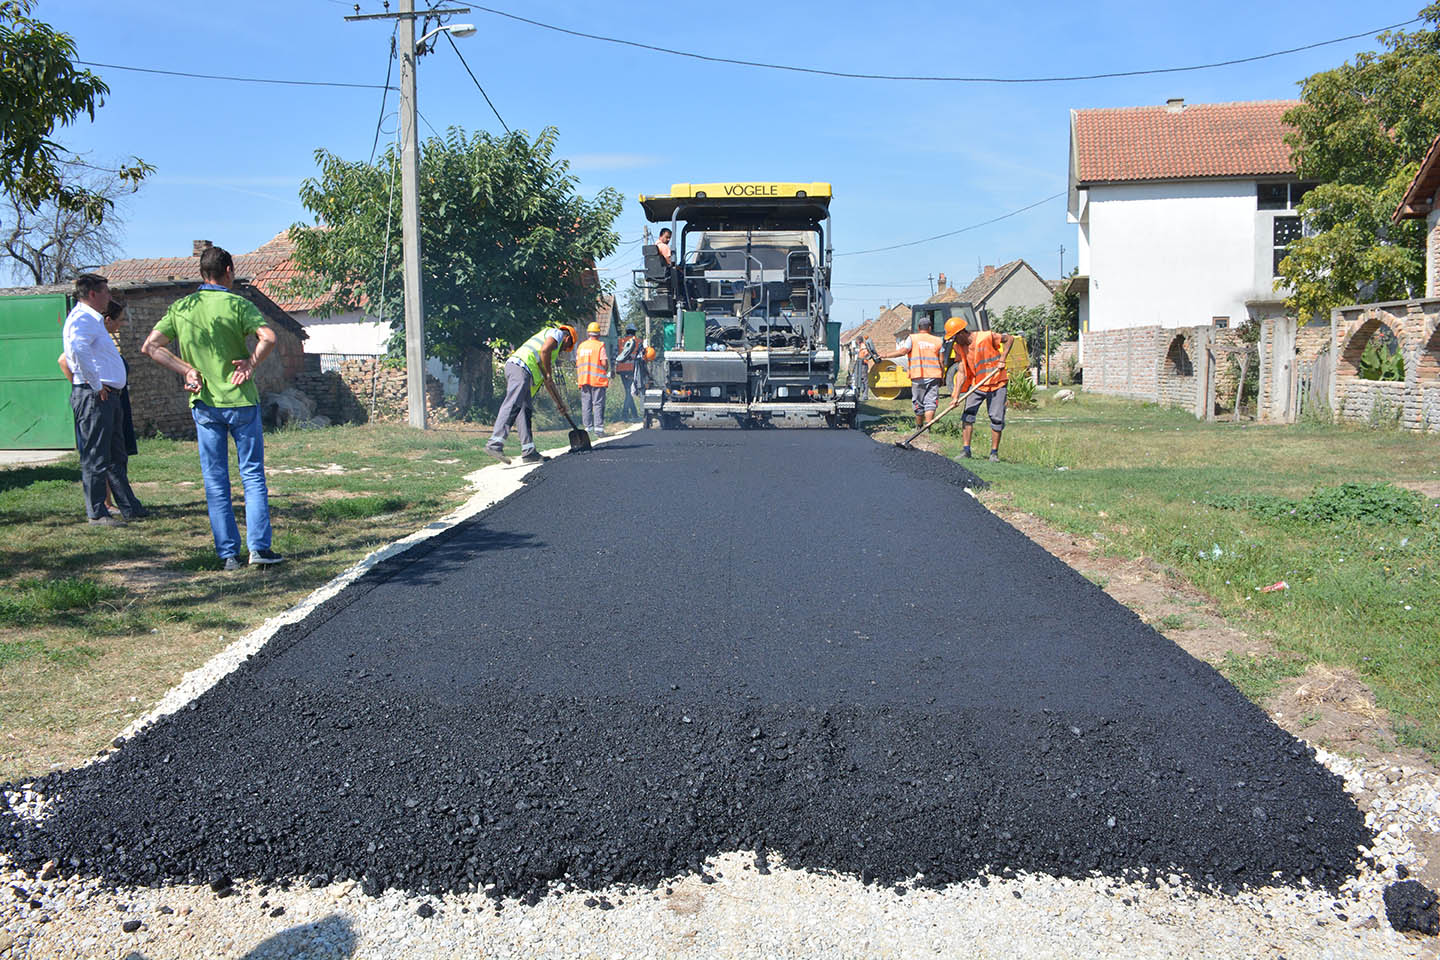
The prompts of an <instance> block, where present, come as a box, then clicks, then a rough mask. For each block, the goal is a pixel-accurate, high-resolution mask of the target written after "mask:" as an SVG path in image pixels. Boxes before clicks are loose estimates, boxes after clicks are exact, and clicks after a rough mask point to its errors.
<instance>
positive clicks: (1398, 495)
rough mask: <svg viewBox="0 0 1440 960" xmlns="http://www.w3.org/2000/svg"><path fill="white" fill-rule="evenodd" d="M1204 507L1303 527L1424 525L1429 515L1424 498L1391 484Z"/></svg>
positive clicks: (1238, 498) (1225, 499) (1216, 499)
mask: <svg viewBox="0 0 1440 960" xmlns="http://www.w3.org/2000/svg"><path fill="white" fill-rule="evenodd" d="M1205 505H1206V506H1210V507H1215V508H1216V509H1219V510H1248V511H1249V512H1251V513H1253V514H1256V515H1257V516H1261V517H1265V518H1267V519H1272V520H1289V519H1295V520H1298V521H1300V522H1303V523H1423V522H1424V521H1425V518H1426V514H1427V510H1426V503H1425V498H1424V497H1422V496H1420V494H1418V493H1416V492H1415V491H1413V490H1406V489H1403V488H1401V487H1397V486H1395V485H1394V484H1389V483H1342V484H1340V485H1339V486H1338V487H1319V488H1317V489H1316V490H1315V491H1314V492H1312V493H1310V494H1309V495H1307V496H1306V497H1304V498H1303V499H1300V500H1289V499H1286V498H1285V497H1277V496H1273V495H1267V494H1252V495H1236V494H1222V495H1219V496H1212V497H1207V498H1206V499H1205ZM1429 512H1430V513H1434V511H1433V510H1430V511H1429Z"/></svg>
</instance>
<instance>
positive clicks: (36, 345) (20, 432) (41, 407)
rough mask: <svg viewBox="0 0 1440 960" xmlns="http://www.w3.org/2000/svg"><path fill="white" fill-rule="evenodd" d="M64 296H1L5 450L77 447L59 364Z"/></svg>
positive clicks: (1, 436)
mask: <svg viewBox="0 0 1440 960" xmlns="http://www.w3.org/2000/svg"><path fill="white" fill-rule="evenodd" d="M68 309H69V304H68V302H67V300H66V298H65V297H64V296H63V295H59V294H55V295H50V296H36V297H0V450H63V449H65V448H67V447H73V446H74V445H75V420H74V416H73V414H71V412H70V385H69V384H68V383H66V382H65V376H64V374H62V373H61V372H60V368H59V367H58V366H56V364H55V358H56V357H58V356H60V350H61V340H60V334H61V325H62V323H63V321H64V320H65V313H66V311H67V310H68Z"/></svg>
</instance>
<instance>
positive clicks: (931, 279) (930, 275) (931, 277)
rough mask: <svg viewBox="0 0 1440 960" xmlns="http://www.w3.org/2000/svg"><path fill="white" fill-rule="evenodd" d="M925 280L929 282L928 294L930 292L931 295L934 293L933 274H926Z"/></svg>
mask: <svg viewBox="0 0 1440 960" xmlns="http://www.w3.org/2000/svg"><path fill="white" fill-rule="evenodd" d="M925 279H926V280H929V281H930V292H931V293H934V292H935V274H933V273H927V274H925Z"/></svg>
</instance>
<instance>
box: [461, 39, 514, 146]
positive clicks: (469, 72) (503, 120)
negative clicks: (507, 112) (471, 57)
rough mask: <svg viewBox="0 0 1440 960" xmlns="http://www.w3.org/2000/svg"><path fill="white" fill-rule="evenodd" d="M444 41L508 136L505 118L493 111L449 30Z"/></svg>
mask: <svg viewBox="0 0 1440 960" xmlns="http://www.w3.org/2000/svg"><path fill="white" fill-rule="evenodd" d="M445 39H446V40H449V41H450V49H451V50H454V51H455V56H457V57H459V58H460V66H462V67H464V68H465V72H466V73H468V74H470V79H471V80H474V81H475V88H476V89H477V90H479V91H480V96H482V97H484V98H485V102H486V103H488V104H490V112H491V113H493V114H495V119H496V120H499V121H500V126H501V127H504V128H505V132H506V133H507V134H508V133H509V132H510V128H509V127H508V126H506V125H505V118H504V117H502V116H500V111H499V110H496V109H495V103H494V101H492V100H491V99H490V94H488V93H486V92H485V88H484V87H482V86H481V85H480V80H479V78H477V77H476V76H475V71H473V70H471V69H470V64H468V63H466V62H465V54H463V53H461V52H460V48H459V47H458V46H456V45H455V38H454V37H452V36H450V31H449V30H446V31H445Z"/></svg>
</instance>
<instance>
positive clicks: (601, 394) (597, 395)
mask: <svg viewBox="0 0 1440 960" xmlns="http://www.w3.org/2000/svg"><path fill="white" fill-rule="evenodd" d="M585 334H586V337H585V342H584V343H582V344H580V347H579V349H577V350H576V351H575V374H576V376H575V379H576V380H578V381H579V382H580V426H582V427H584V428H585V429H586V430H589V431H590V434H591V436H595V437H603V436H604V435H605V388H606V387H608V386H610V357H609V356H608V355H607V354H606V352H605V341H603V340H601V339H600V324H598V323H595V322H593V321H592V322H591V323H590V326H588V327H586V328H585Z"/></svg>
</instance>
